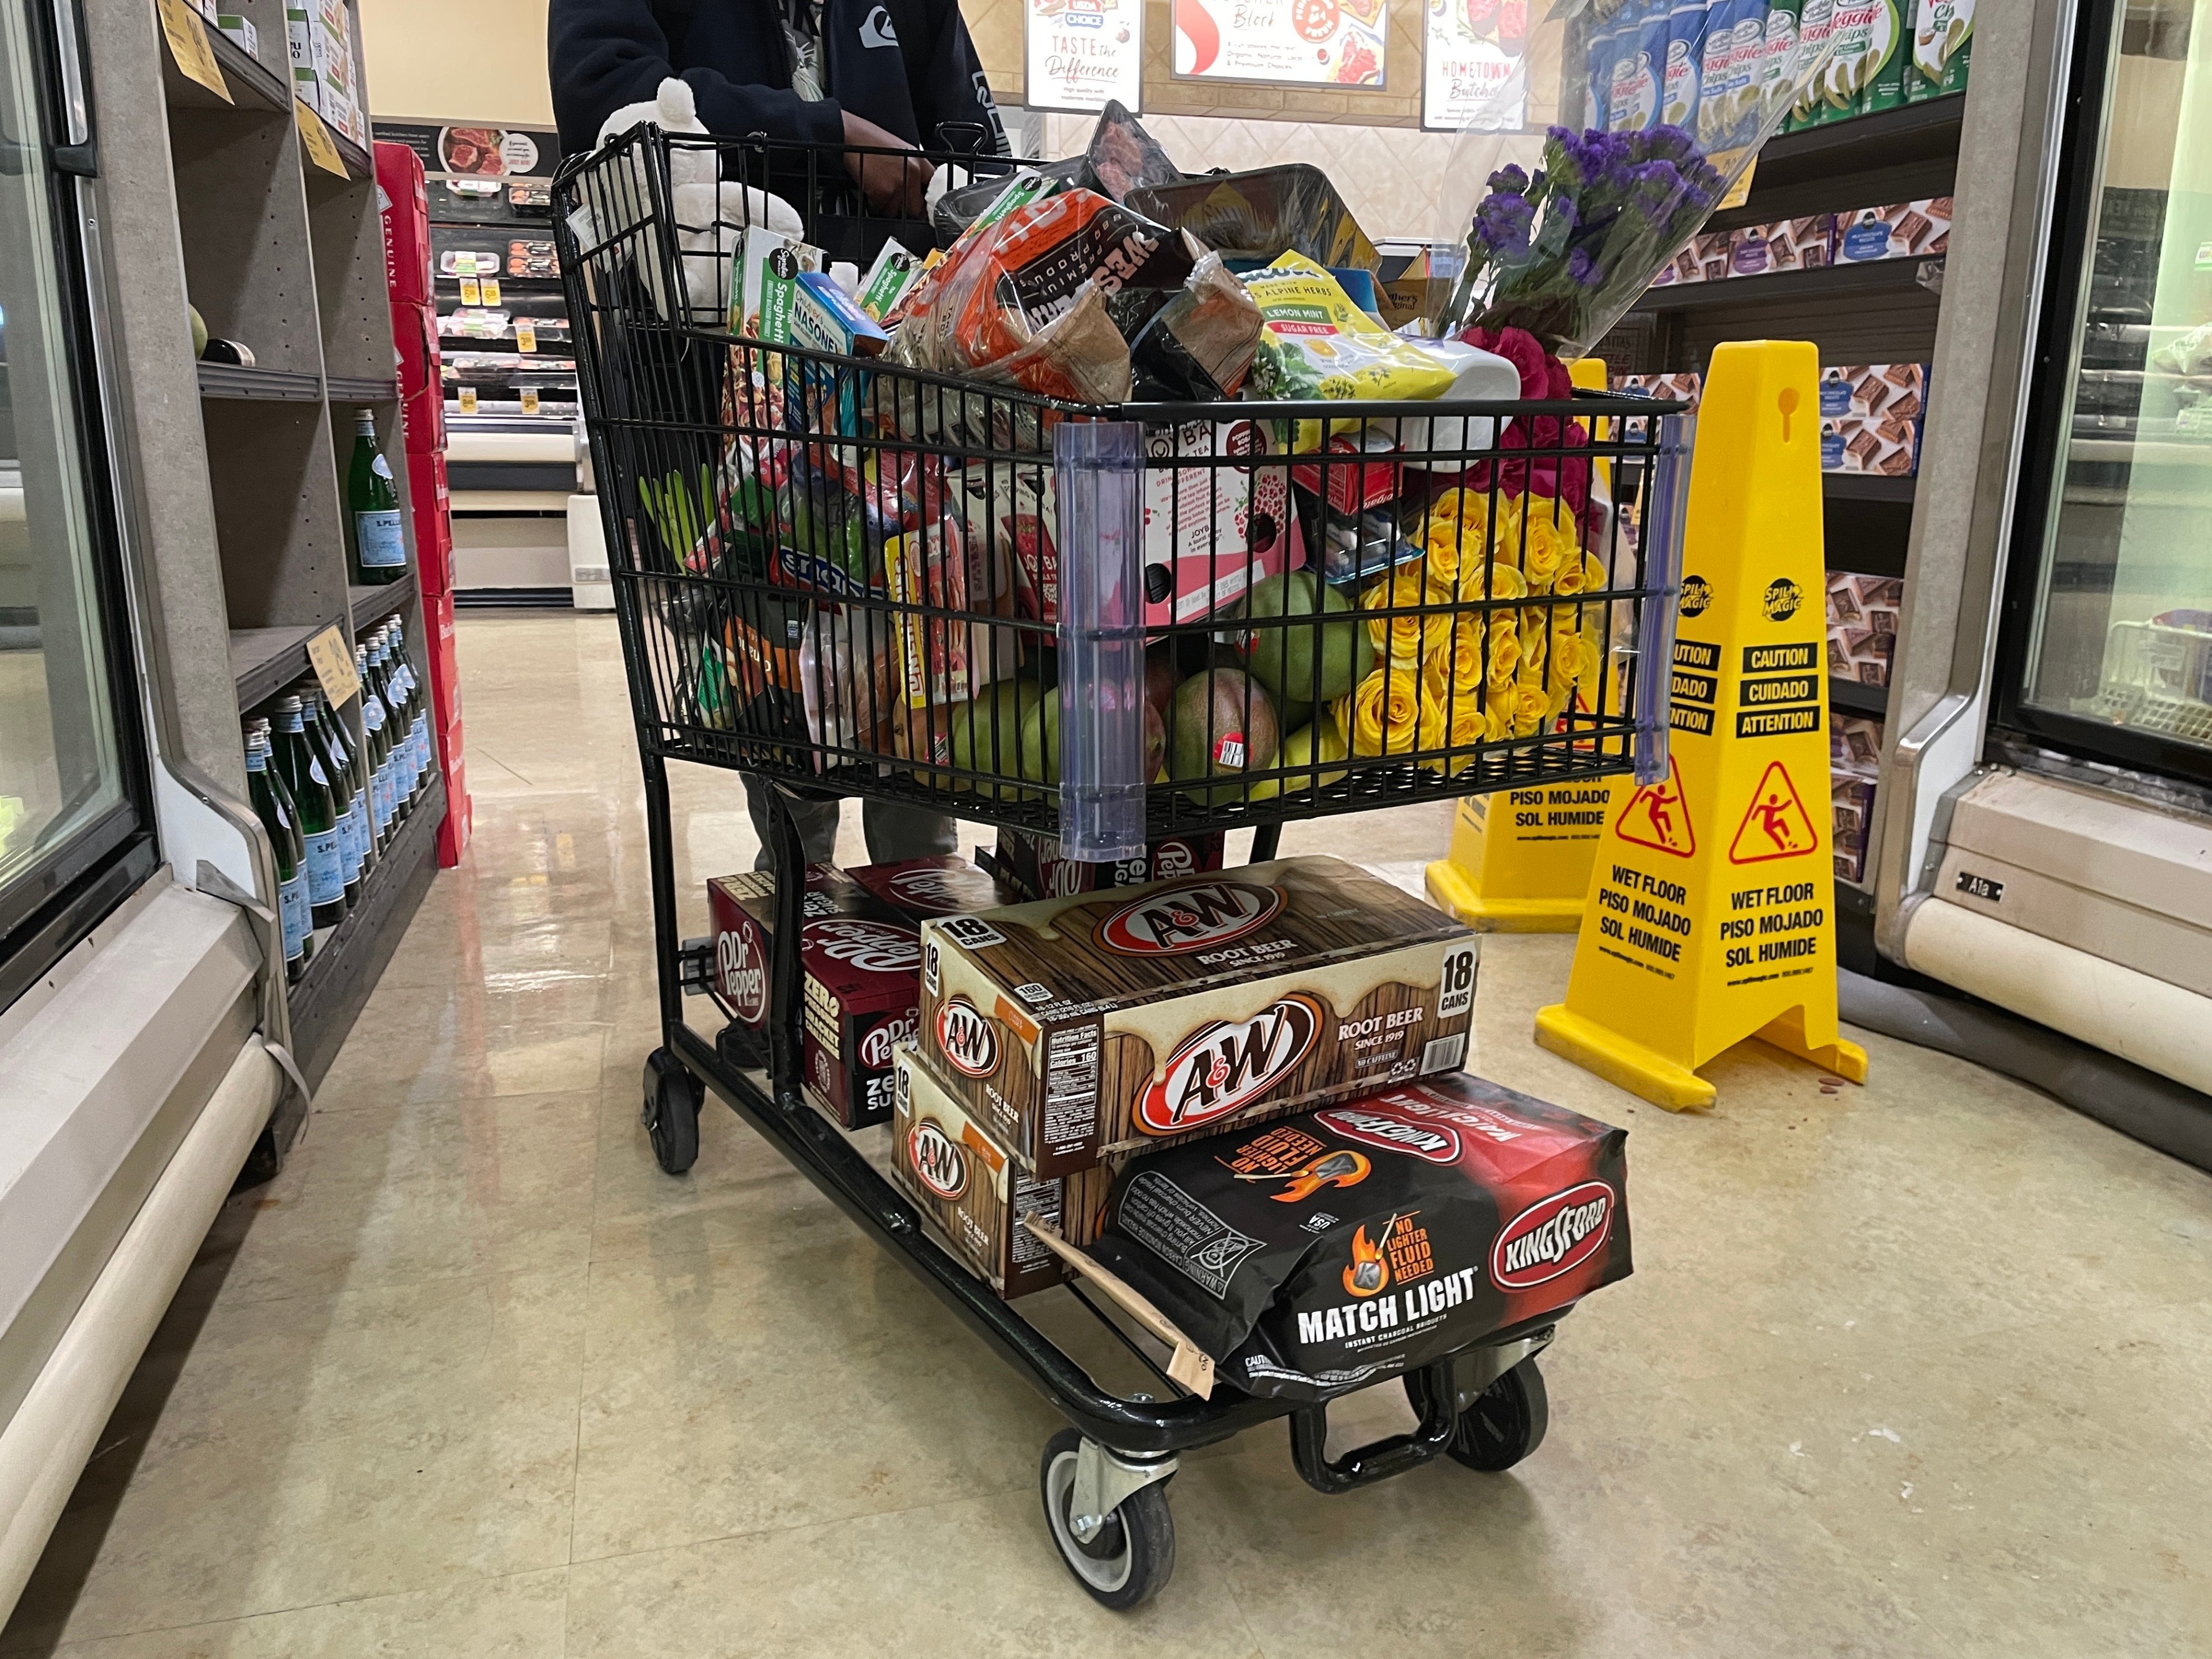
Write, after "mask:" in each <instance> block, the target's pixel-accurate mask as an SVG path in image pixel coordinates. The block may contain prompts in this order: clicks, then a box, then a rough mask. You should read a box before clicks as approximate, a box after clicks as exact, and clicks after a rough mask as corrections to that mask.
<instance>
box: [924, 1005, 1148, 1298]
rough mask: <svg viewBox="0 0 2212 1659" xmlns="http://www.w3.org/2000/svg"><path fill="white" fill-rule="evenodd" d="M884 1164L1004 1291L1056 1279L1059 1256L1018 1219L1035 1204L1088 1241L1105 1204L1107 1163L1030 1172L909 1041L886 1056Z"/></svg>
mask: <svg viewBox="0 0 2212 1659" xmlns="http://www.w3.org/2000/svg"><path fill="white" fill-rule="evenodd" d="M893 1063H894V1064H895V1065H896V1068H897V1072H896V1076H897V1085H896V1091H895V1093H894V1096H893V1105H892V1113H891V1169H892V1172H893V1173H894V1174H895V1175H896V1176H897V1177H898V1180H899V1184H900V1185H901V1186H902V1187H904V1188H906V1190H907V1192H908V1194H910V1195H911V1196H912V1197H913V1198H914V1200H915V1202H917V1203H918V1204H920V1205H921V1206H922V1209H923V1210H924V1211H925V1212H927V1215H928V1217H929V1218H930V1219H931V1220H932V1221H933V1222H934V1223H936V1225H937V1228H938V1231H939V1232H941V1233H942V1234H943V1235H944V1236H945V1239H946V1241H947V1242H948V1243H951V1246H952V1248H953V1249H954V1251H955V1252H956V1253H957V1254H958V1255H960V1256H961V1257H962V1258H963V1260H964V1261H966V1262H967V1263H968V1265H969V1267H973V1268H974V1269H975V1271H976V1273H978V1274H980V1275H981V1277H982V1278H983V1279H985V1280H986V1281H987V1282H988V1283H989V1285H990V1286H991V1288H992V1289H993V1290H994V1291H997V1292H998V1293H999V1294H1000V1296H1002V1297H1008V1298H1009V1299H1011V1298H1012V1297H1018V1296H1026V1295H1027V1294H1029V1292H1030V1291H1041V1290H1042V1289H1043V1288H1044V1287H1045V1286H1046V1285H1056V1284H1058V1283H1059V1282H1060V1279H1061V1278H1062V1277H1063V1269H1062V1268H1061V1267H1060V1258H1059V1257H1057V1256H1055V1255H1053V1254H1052V1252H1051V1251H1049V1250H1048V1249H1045V1247H1044V1246H1043V1245H1042V1244H1040V1243H1037V1241H1036V1235H1035V1234H1033V1233H1031V1232H1030V1231H1029V1229H1028V1228H1026V1227H1024V1226H1022V1225H1020V1221H1021V1218H1022V1217H1023V1216H1024V1215H1029V1214H1036V1215H1038V1216H1041V1217H1042V1218H1044V1219H1045V1220H1046V1221H1048V1222H1050V1223H1051V1224H1052V1225H1054V1227H1055V1228H1057V1229H1059V1231H1060V1236H1061V1237H1064V1238H1066V1240H1067V1242H1068V1243H1071V1244H1075V1245H1079V1246H1080V1245H1085V1244H1088V1243H1090V1242H1091V1240H1092V1239H1093V1238H1095V1237H1097V1231H1098V1224H1099V1222H1100V1221H1101V1220H1102V1219H1103V1217H1104V1213H1105V1204H1106V1194H1107V1192H1108V1190H1109V1188H1110V1187H1111V1186H1112V1184H1113V1170H1112V1168H1111V1167H1109V1165H1106V1164H1100V1165H1098V1166H1097V1167H1096V1168H1094V1169H1089V1170H1077V1171H1075V1172H1074V1173H1073V1174H1072V1175H1065V1176H1033V1175H1030V1174H1027V1173H1026V1172H1024V1170H1022V1168H1021V1167H1020V1166H1019V1165H1018V1164H1016V1163H1015V1162H1014V1161H1013V1159H1012V1158H1010V1157H1009V1156H1007V1153H1006V1149H1005V1148H1004V1147H1002V1146H1000V1145H999V1144H998V1143H997V1142H996V1141H994V1140H993V1139H991V1137H990V1136H989V1135H988V1134H987V1133H984V1131H983V1129H982V1127H981V1125H979V1124H978V1123H976V1121H975V1120H974V1119H973V1118H971V1117H969V1115H968V1114H967V1113H966V1112H965V1111H964V1110H963V1109H961V1105H960V1103H959V1102H958V1101H957V1100H955V1099H953V1097H951V1095H950V1094H949V1093H947V1092H946V1091H945V1085H943V1084H941V1083H939V1081H938V1080H937V1079H935V1078H933V1077H932V1076H931V1075H930V1073H929V1067H928V1066H926V1065H924V1064H923V1063H922V1060H921V1055H920V1054H919V1053H918V1052H917V1051H916V1050H915V1047H914V1045H913V1044H912V1043H902V1044H901V1045H900V1047H899V1049H898V1052H897V1054H896V1056H895V1057H894V1062H893Z"/></svg>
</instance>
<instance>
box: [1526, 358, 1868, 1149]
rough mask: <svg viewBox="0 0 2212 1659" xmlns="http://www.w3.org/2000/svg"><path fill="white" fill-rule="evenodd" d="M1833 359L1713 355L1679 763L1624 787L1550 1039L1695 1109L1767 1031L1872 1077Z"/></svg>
mask: <svg viewBox="0 0 2212 1659" xmlns="http://www.w3.org/2000/svg"><path fill="white" fill-rule="evenodd" d="M1819 373H1820V363H1819V357H1818V355H1817V354H1816V353H1815V352H1814V349H1813V348H1812V347H1811V346H1810V345H1806V344H1797V343H1778V342H1773V341H1762V342H1747V343H1735V344H1728V345H1721V346H1717V347H1715V348H1714V349H1713V356H1712V362H1711V367H1710V368H1709V370H1708V372H1707V374H1706V376H1705V397H1704V399H1703V401H1702V403H1701V404H1700V405H1699V412H1698V434H1697V447H1696V451H1695V453H1694V454H1693V456H1692V460H1691V464H1690V499H1689V507H1688V514H1687V522H1686V526H1685V530H1684V540H1683V560H1682V597H1681V601H1680V605H1679V607H1678V622H1677V629H1678V632H1677V637H1676V641H1675V645H1674V668H1673V692H1674V698H1673V717H1672V720H1671V725H1672V727H1673V731H1672V734H1671V738H1670V749H1671V755H1670V758H1669V763H1668V775H1667V776H1666V777H1665V778H1663V779H1662V780H1661V781H1658V782H1656V783H1648V784H1644V785H1641V786H1639V787H1626V786H1623V787H1620V788H1618V789H1617V790H1616V792H1615V794H1614V797H1613V799H1614V803H1615V805H1613V810H1612V813H1611V816H1610V817H1609V819H1608V821H1607V823H1606V825H1605V828H1604V830H1603V832H1602V834H1601V837H1600V839H1599V842H1598V843H1597V846H1596V848H1595V870H1594V872H1592V877H1591V881H1590V890H1589V900H1588V902H1587V903H1586V904H1585V905H1584V907H1583V913H1582V931H1581V934H1580V937H1579V938H1578V939H1577V941H1576V945H1575V965H1574V971H1573V974H1572V975H1571V978H1570V979H1569V981H1568V983H1567V997H1566V1000H1565V1002H1562V1003H1557V1004H1554V1005H1553V1006H1551V1007H1548V1008H1546V1009H1543V1010H1541V1012H1538V1014H1537V1016H1536V1041H1537V1042H1540V1043H1541V1044H1542V1045H1543V1046H1544V1047H1545V1048H1549V1049H1552V1050H1553V1052H1555V1053H1557V1054H1564V1055H1565V1056H1566V1057H1567V1058H1568V1059H1570V1060H1573V1061H1575V1062H1576V1063H1577V1065H1580V1066H1587V1067H1588V1068H1589V1070H1591V1071H1593V1072H1595V1073H1597V1074H1598V1075H1599V1076H1600V1077H1602V1078H1604V1079H1607V1081H1608V1082H1611V1083H1614V1084H1618V1085H1620V1087H1622V1088H1624V1089H1626V1090H1627V1091H1630V1092H1631V1093H1632V1094H1637V1095H1640V1096H1642V1097H1644V1099H1646V1100H1649V1101H1652V1102H1654V1103H1656V1104H1658V1105H1661V1106H1665V1107H1668V1108H1669V1109H1673V1110H1676V1111H1680V1110H1685V1109H1692V1108H1699V1107H1705V1106H1710V1105H1711V1103H1712V1102H1713V1096H1714V1090H1713V1085H1711V1084H1710V1083H1708V1082H1706V1081H1705V1079H1703V1078H1701V1077H1699V1075H1698V1074H1697V1068H1698V1067H1699V1066H1703V1065H1704V1064H1705V1063H1706V1062H1707V1061H1708V1060H1711V1059H1712V1058H1713V1057H1714V1056H1715V1055H1717V1054H1720V1053H1721V1052H1722V1051H1723V1050H1724V1049H1727V1048H1731V1047H1733V1046H1734V1045H1735V1044H1736V1043H1738V1042H1742V1041H1743V1040H1744V1039H1745V1038H1746V1037H1752V1036H1755V1037H1758V1038H1759V1039H1760V1040H1761V1041H1763V1042H1769V1043H1771V1044H1773V1045H1774V1046H1775V1047H1776V1048H1782V1049H1784V1050H1786V1051H1788V1052H1789V1053H1790V1054H1798V1055H1802V1057H1803V1058H1805V1059H1807V1060H1811V1061H1812V1062H1813V1063H1814V1065H1816V1066H1826V1067H1827V1068H1828V1069H1829V1070H1830V1071H1832V1072H1834V1073H1837V1074H1838V1076H1840V1077H1844V1078H1848V1079H1850V1081H1852V1082H1854V1083H1863V1082H1864V1081H1865V1080H1866V1072H1867V1057H1866V1051H1865V1050H1864V1049H1863V1048H1860V1047H1859V1046H1858V1045H1857V1043H1854V1042H1846V1041H1844V1039H1843V1038H1842V1037H1841V1036H1838V1033H1837V1030H1836V919H1835V872H1834V866H1833V865H1832V860H1831V854H1830V848H1829V841H1828V836H1829V824H1828V819H1827V816H1826V812H1825V811H1822V810H1821V809H1822V808H1823V807H1824V806H1825V805H1826V801H1827V799H1828V731H1827V726H1828V720H1827V670H1826V655H1825V651H1826V638H1825V635H1826V605H1825V604H1824V602H1823V598H1822V596H1823V594H1824V593H1825V592H1826V573H1825V569H1824V557H1823V550H1822V547H1821V538H1820V505H1821V503H1820V418H1819V404H1818V400H1817V398H1816V396H1815V390H1814V383H1815V381H1816V380H1817V378H1818V376H1819ZM1498 810H1499V808H1498V806H1496V805H1493V806H1492V811H1493V812H1495V811H1498Z"/></svg>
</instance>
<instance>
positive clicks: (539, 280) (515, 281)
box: [432, 226, 563, 294]
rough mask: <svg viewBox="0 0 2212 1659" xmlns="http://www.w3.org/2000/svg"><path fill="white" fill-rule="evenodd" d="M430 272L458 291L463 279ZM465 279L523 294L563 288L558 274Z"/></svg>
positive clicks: (557, 292)
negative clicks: (492, 284)
mask: <svg viewBox="0 0 2212 1659" xmlns="http://www.w3.org/2000/svg"><path fill="white" fill-rule="evenodd" d="M499 228H501V229H505V228H507V227H505V226H501V227H499ZM541 240H542V239H541ZM432 274H433V275H434V276H435V278H436V279H437V281H438V282H439V283H444V284H450V285H451V286H452V287H453V290H454V291H455V292H456V293H458V292H459V290H460V286H461V283H462V281H463V280H464V279H463V278H461V277H459V276H447V274H446V273H445V272H444V271H442V270H441V271H436V272H434V273H432ZM466 280H467V281H470V282H473V283H486V282H489V283H498V284H499V286H500V290H501V293H504V292H506V290H507V289H516V290H518V291H519V292H521V293H524V294H560V293H562V292H563V289H562V287H561V279H560V278H559V277H558V276H471V277H469V278H467V279H466Z"/></svg>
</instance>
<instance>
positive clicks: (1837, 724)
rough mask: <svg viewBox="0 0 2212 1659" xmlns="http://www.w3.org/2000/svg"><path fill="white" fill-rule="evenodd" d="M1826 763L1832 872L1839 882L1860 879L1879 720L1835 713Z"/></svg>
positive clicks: (1876, 771)
mask: <svg viewBox="0 0 2212 1659" xmlns="http://www.w3.org/2000/svg"><path fill="white" fill-rule="evenodd" d="M1828 762H1829V796H1830V801H1831V805H1832V808H1833V811H1834V812H1835V839H1834V847H1835V856H1836V875H1837V877H1838V879H1840V880H1843V881H1864V880H1865V879H1866V853H1867V830H1868V828H1869V825H1871V824H1872V823H1873V822H1874V791H1875V777H1876V776H1877V775H1878V774H1879V772H1880V769H1881V721H1880V720H1868V719H1866V718H1864V717H1863V716H1861V715H1857V714H1838V715H1836V716H1835V718H1834V719H1833V720H1832V721H1831V722H1830V725H1829V730H1828Z"/></svg>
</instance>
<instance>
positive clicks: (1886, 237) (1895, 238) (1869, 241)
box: [1835, 196, 1951, 265]
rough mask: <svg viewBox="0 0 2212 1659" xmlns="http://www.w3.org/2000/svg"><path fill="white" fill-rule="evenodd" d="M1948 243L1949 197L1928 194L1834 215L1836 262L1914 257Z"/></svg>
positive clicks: (1939, 249) (1940, 249)
mask: <svg viewBox="0 0 2212 1659" xmlns="http://www.w3.org/2000/svg"><path fill="white" fill-rule="evenodd" d="M1950 246H1951V198H1950V197H1948V196H1931V197H1927V198H1925V199H1923V200H1922V201H1917V202H1900V203H1899V204H1896V205H1895V206H1893V207H1870V208H1857V209H1854V210H1852V211H1850V212H1849V213H1839V214H1838V215H1837V216H1836V253H1835V259H1836V263H1837V264H1839V265H1841V264H1864V263H1866V262H1868V261H1869V260H1874V259H1917V258H1924V257H1926V256H1927V255H1929V254H1935V253H1942V252H1946V251H1948V249H1949V247H1950Z"/></svg>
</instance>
